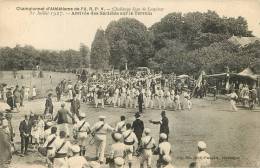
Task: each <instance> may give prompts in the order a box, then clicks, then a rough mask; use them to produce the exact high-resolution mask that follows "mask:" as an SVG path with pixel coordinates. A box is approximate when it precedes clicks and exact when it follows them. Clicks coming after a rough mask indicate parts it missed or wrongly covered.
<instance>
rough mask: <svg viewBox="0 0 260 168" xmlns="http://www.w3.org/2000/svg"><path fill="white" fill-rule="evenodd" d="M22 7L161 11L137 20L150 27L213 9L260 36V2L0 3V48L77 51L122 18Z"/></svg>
mask: <svg viewBox="0 0 260 168" xmlns="http://www.w3.org/2000/svg"><path fill="white" fill-rule="evenodd" d="M23 7H37V8H41V7H45V8H47V7H66V8H75V7H79V8H81V7H99V8H101V7H104V8H106V9H115V8H131V9H132V8H146V9H147V8H148V7H149V8H162V9H163V10H161V11H156V12H153V14H152V15H147V16H127V17H131V18H136V19H137V20H139V21H141V22H142V23H144V24H145V25H146V26H147V27H150V26H151V25H152V24H154V23H155V22H158V21H160V19H161V18H163V17H164V16H165V15H167V14H168V13H171V12H182V13H187V12H194V11H199V12H206V11H207V10H214V11H216V12H217V13H218V14H219V15H220V16H227V17H238V16H242V17H244V18H245V19H246V20H247V21H248V27H249V30H251V31H253V34H254V35H255V36H257V37H260V0H106V1H105V0H102V1H101V0H66V1H61V0H60V1H54V0H52V1H49V0H26V1H25V0H19V1H18V0H0V46H1V47H5V46H9V47H14V46H15V45H16V44H20V45H22V46H24V45H31V46H33V47H35V48H37V49H51V50H67V49H75V50H78V49H79V46H80V43H84V44H85V45H87V46H89V47H91V43H92V41H93V39H94V36H95V33H96V30H97V29H98V28H102V29H105V28H106V26H107V25H108V24H109V22H111V21H113V20H118V19H119V18H121V17H123V16H108V15H106V16H85V15H82V16H71V15H64V16H51V15H48V16H39V15H37V16H36V15H30V13H29V11H22V10H20V9H21V8H23Z"/></svg>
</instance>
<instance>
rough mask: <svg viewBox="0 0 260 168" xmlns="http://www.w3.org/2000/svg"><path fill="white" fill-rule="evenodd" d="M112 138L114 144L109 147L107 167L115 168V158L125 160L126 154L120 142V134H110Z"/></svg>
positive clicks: (123, 145)
mask: <svg viewBox="0 0 260 168" xmlns="http://www.w3.org/2000/svg"><path fill="white" fill-rule="evenodd" d="M112 138H113V139H114V141H115V143H114V144H112V145H111V148H110V153H109V160H110V162H109V167H110V168H115V159H116V158H122V159H124V158H125V154H126V147H125V144H124V143H122V142H120V140H121V138H122V134H120V133H114V134H112Z"/></svg>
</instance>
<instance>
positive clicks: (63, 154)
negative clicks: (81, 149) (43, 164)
mask: <svg viewBox="0 0 260 168" xmlns="http://www.w3.org/2000/svg"><path fill="white" fill-rule="evenodd" d="M53 150H54V151H55V156H54V161H53V168H68V167H69V165H68V157H67V156H68V153H69V151H70V150H71V143H70V142H69V141H67V140H66V133H65V131H60V136H59V137H57V138H56V139H55V141H54V145H53Z"/></svg>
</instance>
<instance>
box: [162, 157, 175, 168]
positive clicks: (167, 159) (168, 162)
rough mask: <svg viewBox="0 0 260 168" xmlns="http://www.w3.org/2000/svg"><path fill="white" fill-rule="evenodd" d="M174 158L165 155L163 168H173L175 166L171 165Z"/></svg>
mask: <svg viewBox="0 0 260 168" xmlns="http://www.w3.org/2000/svg"><path fill="white" fill-rule="evenodd" d="M171 161H172V158H171V156H170V155H164V156H163V166H162V167H163V168H173V165H172V164H171Z"/></svg>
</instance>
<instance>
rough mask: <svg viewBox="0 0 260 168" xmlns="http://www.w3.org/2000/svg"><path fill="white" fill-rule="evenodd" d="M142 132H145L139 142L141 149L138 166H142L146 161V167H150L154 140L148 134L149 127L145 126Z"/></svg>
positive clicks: (149, 131) (141, 167)
mask: <svg viewBox="0 0 260 168" xmlns="http://www.w3.org/2000/svg"><path fill="white" fill-rule="evenodd" d="M144 133H145V136H144V137H142V139H141V143H140V149H142V151H141V161H140V168H143V167H144V163H146V165H147V168H151V167H152V157H153V152H152V149H154V148H155V147H156V146H155V140H154V138H153V137H151V136H150V133H151V130H150V129H149V128H145V129H144Z"/></svg>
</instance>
